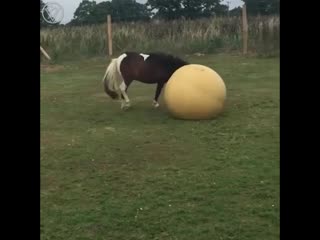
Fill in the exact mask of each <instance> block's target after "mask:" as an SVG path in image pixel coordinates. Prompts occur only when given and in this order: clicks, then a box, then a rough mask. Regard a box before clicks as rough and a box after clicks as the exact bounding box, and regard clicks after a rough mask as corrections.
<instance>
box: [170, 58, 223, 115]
mask: <svg viewBox="0 0 320 240" xmlns="http://www.w3.org/2000/svg"><path fill="white" fill-rule="evenodd" d="M225 100H226V86H225V83H224V81H223V80H222V78H221V77H220V76H219V75H218V73H216V72H215V71H214V70H213V69H211V68H209V67H206V66H203V65H199V64H189V65H185V66H183V67H181V68H179V69H177V70H176V71H175V72H174V73H173V75H172V76H171V78H170V79H169V81H168V82H167V84H166V86H165V91H164V102H165V104H166V106H167V109H168V111H169V112H170V113H171V114H172V115H173V116H174V117H176V118H180V119H189V120H203V119H212V118H215V117H217V116H218V115H219V114H220V113H221V112H222V111H223V109H224V106H225Z"/></svg>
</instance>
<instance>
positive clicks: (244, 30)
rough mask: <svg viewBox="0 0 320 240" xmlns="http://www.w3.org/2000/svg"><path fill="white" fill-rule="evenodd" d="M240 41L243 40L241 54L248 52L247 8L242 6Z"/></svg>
mask: <svg viewBox="0 0 320 240" xmlns="http://www.w3.org/2000/svg"><path fill="white" fill-rule="evenodd" d="M242 39H243V54H247V52H248V18H247V7H246V4H243V7H242Z"/></svg>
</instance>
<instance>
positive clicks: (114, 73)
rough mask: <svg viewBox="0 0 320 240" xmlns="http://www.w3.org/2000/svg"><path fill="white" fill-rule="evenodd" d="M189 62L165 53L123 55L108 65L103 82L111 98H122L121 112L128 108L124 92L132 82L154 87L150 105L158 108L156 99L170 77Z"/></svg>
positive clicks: (129, 53) (127, 99) (128, 103)
mask: <svg viewBox="0 0 320 240" xmlns="http://www.w3.org/2000/svg"><path fill="white" fill-rule="evenodd" d="M187 64H189V63H188V62H186V61H184V60H182V59H180V58H178V57H175V56H173V55H170V54H165V53H138V52H123V53H122V54H121V55H120V56H119V57H117V58H113V59H112V60H111V62H110V64H109V65H108V67H107V69H106V72H105V74H104V76H103V79H102V82H103V86H104V91H105V93H106V94H107V95H109V96H110V97H111V98H112V99H121V100H122V101H121V109H127V108H129V107H130V106H131V103H130V99H129V96H128V93H127V90H128V88H129V86H130V84H131V83H132V82H133V81H139V82H142V83H146V84H157V88H156V91H155V95H154V99H153V101H152V105H153V106H154V107H155V108H157V107H159V103H158V98H159V96H160V93H161V90H162V88H163V86H164V85H165V84H166V83H167V81H168V80H169V79H170V77H171V75H172V74H173V73H174V72H175V71H176V70H177V69H178V68H180V67H182V66H184V65H187Z"/></svg>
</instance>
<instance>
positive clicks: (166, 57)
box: [147, 52, 188, 65]
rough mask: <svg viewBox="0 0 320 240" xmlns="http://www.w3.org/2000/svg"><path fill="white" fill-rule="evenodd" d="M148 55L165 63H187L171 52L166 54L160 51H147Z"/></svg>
mask: <svg viewBox="0 0 320 240" xmlns="http://www.w3.org/2000/svg"><path fill="white" fill-rule="evenodd" d="M147 54H148V55H150V57H152V56H153V57H155V58H156V59H157V60H158V61H161V62H166V63H171V64H174V65H186V64H188V62H186V61H185V60H182V59H181V58H179V57H177V56H174V55H171V54H167V53H162V52H150V53H147Z"/></svg>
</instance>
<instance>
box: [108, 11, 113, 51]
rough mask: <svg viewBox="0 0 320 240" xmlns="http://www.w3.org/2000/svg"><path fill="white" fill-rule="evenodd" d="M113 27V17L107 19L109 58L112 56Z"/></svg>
mask: <svg viewBox="0 0 320 240" xmlns="http://www.w3.org/2000/svg"><path fill="white" fill-rule="evenodd" d="M111 28H112V25H111V15H108V17H107V33H108V34H107V42H108V50H109V52H108V53H109V56H112V29H111Z"/></svg>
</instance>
